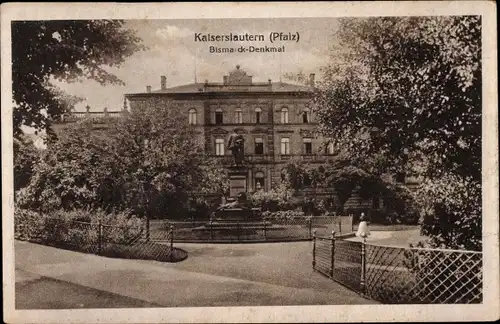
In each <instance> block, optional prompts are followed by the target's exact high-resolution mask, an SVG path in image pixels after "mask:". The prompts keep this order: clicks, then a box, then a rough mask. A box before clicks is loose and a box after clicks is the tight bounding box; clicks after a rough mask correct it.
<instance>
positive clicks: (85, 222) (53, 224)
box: [14, 208, 144, 246]
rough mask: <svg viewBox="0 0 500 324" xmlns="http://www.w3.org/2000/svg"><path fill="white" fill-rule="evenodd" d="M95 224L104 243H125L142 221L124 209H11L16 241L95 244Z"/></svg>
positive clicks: (79, 244) (96, 230)
mask: <svg viewBox="0 0 500 324" xmlns="http://www.w3.org/2000/svg"><path fill="white" fill-rule="evenodd" d="M98 223H101V224H103V228H102V231H101V235H102V237H101V240H102V241H103V242H105V243H122V244H123V243H128V242H130V241H131V240H132V239H134V238H136V237H137V236H138V235H140V234H141V233H142V231H143V229H144V222H143V221H142V220H141V219H139V218H137V217H135V216H132V215H130V214H128V213H127V212H123V213H110V214H108V213H105V212H104V211H102V210H84V209H80V210H78V209H75V210H69V211H65V210H56V211H53V212H51V213H50V214H45V213H38V212H35V211H32V210H27V209H22V208H15V209H14V228H15V231H14V236H15V238H16V239H20V240H27V241H39V242H45V243H60V244H63V243H64V244H67V245H72V246H84V245H97V240H98V225H97V224H98Z"/></svg>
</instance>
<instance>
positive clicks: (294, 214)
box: [262, 209, 310, 222]
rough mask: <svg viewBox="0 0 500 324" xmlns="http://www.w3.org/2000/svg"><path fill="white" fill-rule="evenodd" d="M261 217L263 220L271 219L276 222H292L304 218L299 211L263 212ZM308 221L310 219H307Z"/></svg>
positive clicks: (302, 213)
mask: <svg viewBox="0 0 500 324" xmlns="http://www.w3.org/2000/svg"><path fill="white" fill-rule="evenodd" d="M262 217H263V218H265V219H273V220H276V221H281V222H284V221H293V220H294V219H296V218H301V219H302V218H304V212H302V211H301V210H297V209H295V210H279V211H275V212H271V211H265V212H263V213H262ZM308 219H310V218H308Z"/></svg>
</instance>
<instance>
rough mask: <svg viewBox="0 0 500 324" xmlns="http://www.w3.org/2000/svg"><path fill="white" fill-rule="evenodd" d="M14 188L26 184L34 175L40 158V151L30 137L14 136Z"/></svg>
mask: <svg viewBox="0 0 500 324" xmlns="http://www.w3.org/2000/svg"><path fill="white" fill-rule="evenodd" d="M13 145H14V147H13V152H14V190H15V191H17V190H19V189H21V188H23V187H25V186H26V185H28V183H29V182H30V180H31V177H32V176H33V170H34V168H35V165H36V164H37V163H38V160H39V158H40V152H39V151H38V149H37V148H36V147H35V144H34V143H33V140H32V139H30V138H28V137H21V138H14V141H13Z"/></svg>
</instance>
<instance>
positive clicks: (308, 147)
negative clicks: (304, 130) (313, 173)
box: [304, 138, 312, 154]
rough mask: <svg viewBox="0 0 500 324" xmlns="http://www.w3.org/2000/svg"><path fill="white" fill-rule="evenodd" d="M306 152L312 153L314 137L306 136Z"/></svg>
mask: <svg viewBox="0 0 500 324" xmlns="http://www.w3.org/2000/svg"><path fill="white" fill-rule="evenodd" d="M304 154H312V139H310V138H304Z"/></svg>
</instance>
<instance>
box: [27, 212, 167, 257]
mask: <svg viewBox="0 0 500 324" xmlns="http://www.w3.org/2000/svg"><path fill="white" fill-rule="evenodd" d="M145 225H146V226H147V222H145ZM42 226H43V228H41V229H40V231H39V233H40V235H39V236H37V237H32V238H31V239H30V241H34V242H38V243H42V244H46V245H51V246H55V247H60V248H67V249H71V250H76V251H81V252H86V253H93V254H97V255H103V256H110V257H120V258H132V259H148V260H157V261H171V258H172V253H173V251H174V246H173V228H172V227H171V228H170V229H169V230H167V231H164V232H162V233H161V236H160V235H159V236H156V237H155V238H153V239H152V238H150V237H149V234H148V233H149V231H148V230H147V228H145V226H144V225H143V224H141V225H138V226H115V225H109V224H103V223H101V222H81V221H74V220H63V219H52V218H46V219H45V221H44V223H43V225H42Z"/></svg>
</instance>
